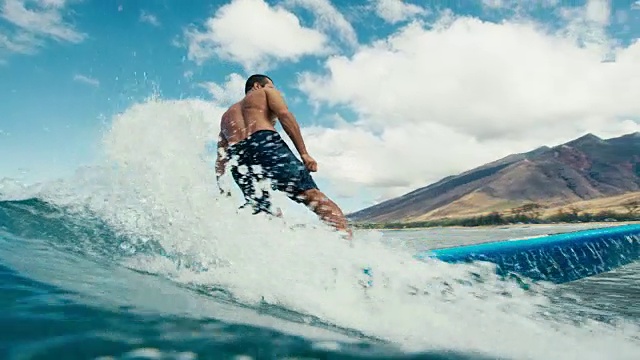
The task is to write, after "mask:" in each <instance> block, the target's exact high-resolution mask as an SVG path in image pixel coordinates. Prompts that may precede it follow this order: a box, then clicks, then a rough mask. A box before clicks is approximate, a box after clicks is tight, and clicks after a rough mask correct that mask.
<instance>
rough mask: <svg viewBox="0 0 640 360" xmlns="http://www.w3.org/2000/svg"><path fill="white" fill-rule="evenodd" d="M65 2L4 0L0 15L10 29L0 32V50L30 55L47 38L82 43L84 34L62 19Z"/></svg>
mask: <svg viewBox="0 0 640 360" xmlns="http://www.w3.org/2000/svg"><path fill="white" fill-rule="evenodd" d="M67 3H68V1H65V0H4V1H3V2H2V3H1V5H0V6H1V7H0V17H2V18H3V19H4V20H6V21H7V22H8V23H9V24H11V25H13V29H12V30H11V31H9V32H8V33H4V34H0V49H5V50H6V51H8V52H14V53H21V54H32V53H35V52H36V51H37V49H38V48H39V47H41V46H43V45H44V43H45V40H47V39H52V40H55V41H58V42H69V43H80V42H82V41H83V40H84V39H85V38H86V35H85V34H83V33H81V32H78V31H77V30H76V29H75V28H74V27H73V25H71V24H70V23H68V22H66V20H65V19H64V18H63V15H62V14H63V10H64V8H65V6H66V5H67Z"/></svg>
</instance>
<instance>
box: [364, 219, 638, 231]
mask: <svg viewBox="0 0 640 360" xmlns="http://www.w3.org/2000/svg"><path fill="white" fill-rule="evenodd" d="M630 224H640V220H628V221H592V222H575V223H569V222H567V223H551V222H549V223H532V224H487V225H474V226H463V225H433V226H406V227H391V226H390V227H385V226H384V225H380V224H377V225H376V226H370V227H367V226H362V225H363V224H360V225H356V226H355V227H356V228H357V229H358V230H385V231H407V230H430V229H435V228H447V229H473V228H480V229H492V228H493V229H495V228H505V227H506V228H536V227H544V226H547V227H548V226H557V227H564V226H567V227H568V226H593V227H612V226H621V225H630Z"/></svg>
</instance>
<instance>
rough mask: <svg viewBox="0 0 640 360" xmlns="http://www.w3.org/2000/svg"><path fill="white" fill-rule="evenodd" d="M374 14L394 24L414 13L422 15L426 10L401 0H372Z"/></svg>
mask: <svg viewBox="0 0 640 360" xmlns="http://www.w3.org/2000/svg"><path fill="white" fill-rule="evenodd" d="M374 1H375V3H376V4H375V10H376V14H377V15H378V16H379V17H380V18H382V19H384V20H385V21H387V22H389V23H392V24H395V23H397V22H400V21H404V20H407V19H409V18H411V17H413V16H416V15H424V14H426V13H427V10H426V9H424V8H422V7H420V6H418V5H414V4H407V3H405V2H404V1H402V0H374Z"/></svg>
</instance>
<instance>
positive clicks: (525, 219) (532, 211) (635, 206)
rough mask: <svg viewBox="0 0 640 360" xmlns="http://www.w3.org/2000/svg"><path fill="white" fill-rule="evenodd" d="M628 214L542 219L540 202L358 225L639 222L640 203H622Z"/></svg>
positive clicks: (571, 210)
mask: <svg viewBox="0 0 640 360" xmlns="http://www.w3.org/2000/svg"><path fill="white" fill-rule="evenodd" d="M623 206H624V208H625V209H626V212H615V211H611V210H604V211H599V212H589V211H583V210H582V209H580V208H578V207H575V206H570V207H568V208H567V209H566V210H565V209H560V210H558V211H557V212H556V213H554V214H551V215H548V216H542V211H543V209H544V206H542V205H540V204H537V203H527V204H524V205H522V206H519V207H516V208H513V209H510V210H507V211H505V212H498V211H494V212H491V213H489V214H486V215H478V216H472V217H466V218H442V219H435V220H428V221H415V222H404V223H355V224H353V225H354V227H356V228H360V229H407V228H418V227H437V226H469V227H472V226H490V225H511V224H554V223H586V222H614V221H640V201H637V200H633V201H628V202H626V203H624V204H623Z"/></svg>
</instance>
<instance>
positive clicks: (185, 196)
mask: <svg viewBox="0 0 640 360" xmlns="http://www.w3.org/2000/svg"><path fill="white" fill-rule="evenodd" d="M222 110H223V109H221V108H217V107H215V106H213V105H211V104H208V103H205V102H201V101H187V100H185V101H161V100H158V99H150V100H149V101H148V102H145V103H142V104H138V105H135V106H133V107H132V108H130V109H129V110H127V111H126V112H125V113H123V114H121V115H120V116H118V117H116V118H114V119H113V123H112V126H111V129H110V131H109V132H108V133H107V134H105V139H104V146H105V163H104V164H100V167H99V169H100V170H97V169H93V170H90V171H85V172H84V173H82V174H79V175H78V177H77V178H76V179H74V180H72V181H69V182H66V183H65V184H66V185H64V184H58V185H57V186H56V187H54V188H50V189H48V190H47V191H46V192H45V193H46V195H47V197H48V198H49V199H51V200H52V201H55V202H58V203H64V204H67V205H76V206H81V207H89V208H90V209H91V210H92V211H95V212H97V213H99V214H100V215H101V216H102V217H103V218H105V219H106V220H107V221H109V222H110V223H111V224H112V225H113V226H114V227H116V228H118V229H120V231H122V232H125V233H127V234H130V235H132V236H134V237H135V238H137V239H139V241H146V240H148V239H155V240H157V241H159V243H160V244H161V245H162V246H163V247H164V248H165V249H166V250H167V251H169V252H175V253H181V254H188V255H189V256H190V257H191V258H192V259H194V260H197V261H199V262H201V263H203V264H205V265H206V266H207V267H208V270H207V271H201V272H194V271H190V270H188V269H176V267H175V263H172V262H168V261H167V260H166V258H162V257H159V256H158V257H148V256H145V257H139V258H137V257H133V258H131V260H130V261H129V262H127V263H126V264H125V265H127V266H131V267H134V266H135V267H138V268H142V269H144V270H147V271H153V272H156V273H161V274H165V275H167V276H170V277H171V278H173V279H174V281H178V282H183V283H195V284H216V285H219V286H222V287H224V288H226V289H227V290H229V291H230V292H232V293H233V294H234V296H236V297H237V298H238V299H240V300H241V301H243V302H246V303H258V302H261V301H266V302H268V303H272V304H277V305H280V306H283V307H285V308H288V309H291V310H294V311H298V312H301V313H305V314H309V315H313V316H317V317H319V318H321V319H323V320H324V321H326V322H329V323H333V324H336V325H338V326H342V327H348V328H352V329H356V330H359V331H362V332H364V333H365V334H368V335H372V336H376V337H380V338H382V339H386V340H389V341H392V342H395V343H397V344H400V345H402V346H404V347H405V348H406V349H407V350H416V351H418V350H426V349H438V348H447V349H458V350H470V351H479V352H484V353H488V354H491V355H496V356H505V357H515V358H529V359H548V358H562V359H603V358H607V359H635V357H636V356H637V354H638V353H639V350H640V344H638V342H637V341H635V340H633V339H632V338H631V336H630V335H629V333H627V332H625V330H621V329H618V328H613V327H610V326H608V325H604V324H600V323H595V322H588V323H585V324H583V325H581V326H580V327H577V326H574V325H569V324H563V323H561V322H559V321H551V320H548V319H544V318H542V317H541V316H540V315H539V311H540V306H548V305H549V299H548V298H546V297H545V296H543V295H542V293H540V292H537V291H529V292H527V291H524V290H522V289H521V288H519V287H518V286H517V285H516V284H514V283H510V282H502V281H498V279H496V277H495V276H494V275H493V269H492V267H490V266H480V265H474V266H471V265H449V264H443V263H440V262H428V263H427V262H421V261H417V260H415V259H413V258H412V253H411V252H409V251H408V250H406V249H403V248H402V247H400V246H392V245H389V244H388V243H385V242H383V239H382V238H381V236H380V233H378V232H375V231H368V232H358V233H357V234H356V237H355V239H354V241H353V242H348V241H345V240H342V239H341V238H340V237H339V236H338V235H337V234H336V233H334V232H332V231H330V230H329V229H328V228H326V227H324V226H322V225H320V224H319V222H314V221H311V224H313V225H315V226H313V227H306V228H304V227H303V228H296V229H295V230H292V229H291V228H290V227H291V225H292V224H297V223H301V222H308V220H307V219H308V217H307V216H304V215H298V214H300V213H301V211H300V207H299V205H296V204H292V203H290V202H288V200H287V199H285V198H284V196H281V195H277V196H276V199H275V200H276V204H277V205H278V206H281V207H283V208H284V209H285V213H286V214H288V215H287V216H286V218H285V219H284V220H281V219H268V218H266V217H261V216H252V215H250V214H247V213H243V212H238V211H237V206H238V205H239V204H240V201H239V192H237V189H234V191H235V193H234V195H235V197H234V198H231V199H229V198H225V197H220V196H219V194H218V191H217V188H216V186H215V175H214V172H213V164H212V161H213V159H212V158H210V157H208V156H209V155H208V154H207V151H206V150H205V149H206V145H207V143H208V142H209V141H214V140H215V139H216V135H217V123H218V119H219V116H220V114H221V113H222ZM226 181H227V185H228V186H230V187H231V188H234V186H235V185H234V184H233V183H232V182H231V181H229V179H228V177H227V179H226ZM70 184H72V185H70ZM65 186H66V187H65ZM303 210H304V211H306V209H303ZM305 214H306V213H305ZM365 266H369V267H371V268H372V269H373V273H374V280H375V284H374V286H373V287H371V288H369V289H366V290H365V289H364V288H363V287H362V286H361V284H360V283H359V281H361V280H363V279H364V280H366V278H363V276H364V275H363V273H362V268H363V267H365ZM472 272H474V273H478V274H479V276H478V277H477V278H479V279H481V280H482V281H476V280H474V279H475V278H476V277H474V276H473V275H472V274H471V273H472ZM416 289H417V291H418V292H419V294H417V295H411V293H412V292H415V291H416ZM423 290H426V291H428V293H427V294H424V293H422V291H423Z"/></svg>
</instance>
